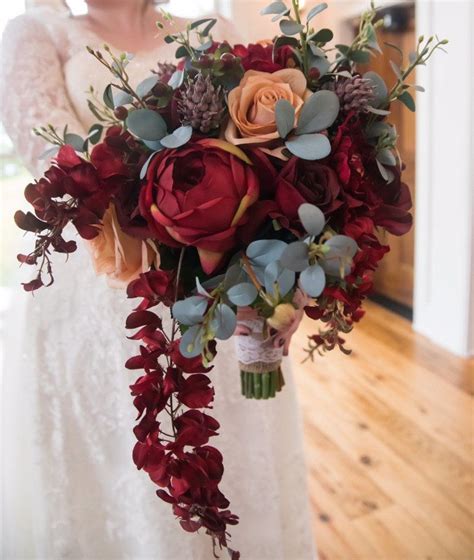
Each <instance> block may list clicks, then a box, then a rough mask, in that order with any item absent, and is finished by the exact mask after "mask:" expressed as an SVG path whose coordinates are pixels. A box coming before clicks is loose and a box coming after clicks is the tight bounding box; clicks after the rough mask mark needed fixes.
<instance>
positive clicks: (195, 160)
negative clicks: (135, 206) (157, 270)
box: [140, 139, 260, 274]
mask: <svg viewBox="0 0 474 560" xmlns="http://www.w3.org/2000/svg"><path fill="white" fill-rule="evenodd" d="M259 192H260V186H259V180H258V176H257V174H256V173H255V171H254V170H253V168H252V165H251V164H250V160H249V159H248V158H247V156H246V155H245V154H244V153H243V152H242V151H241V150H240V149H238V148H236V147H235V146H231V145H230V144H228V143H227V142H224V141H221V140H211V139H205V140H200V141H198V142H194V143H191V144H189V145H187V146H185V147H184V148H181V149H179V150H166V151H163V152H162V153H160V154H158V155H157V156H156V157H155V159H154V160H153V161H152V162H151V164H150V167H149V169H148V173H147V183H146V185H145V187H144V188H143V190H142V193H141V197H140V211H141V213H142V215H143V216H144V217H145V218H146V220H147V221H148V223H149V225H150V228H151V230H152V232H153V234H154V235H156V238H157V239H158V240H159V241H161V242H162V243H164V244H166V245H168V246H170V247H183V246H193V247H196V248H197V250H198V253H199V257H200V260H201V264H202V267H203V270H204V271H205V272H206V273H207V274H211V273H213V272H214V271H215V270H216V269H217V268H218V267H219V265H220V264H221V263H222V261H223V259H224V257H225V255H226V253H228V252H229V251H231V250H232V249H234V248H236V246H237V245H238V244H239V233H240V230H241V229H242V228H244V227H245V226H246V224H247V223H248V222H249V208H250V207H251V206H252V205H253V204H254V203H255V202H256V200H257V199H258V196H259Z"/></svg>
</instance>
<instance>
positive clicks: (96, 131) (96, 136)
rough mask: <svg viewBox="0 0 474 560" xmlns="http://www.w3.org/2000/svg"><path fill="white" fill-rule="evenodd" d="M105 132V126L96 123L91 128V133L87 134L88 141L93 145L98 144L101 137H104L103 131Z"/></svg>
mask: <svg viewBox="0 0 474 560" xmlns="http://www.w3.org/2000/svg"><path fill="white" fill-rule="evenodd" d="M103 130H104V127H103V125H101V124H99V123H96V124H93V125H92V126H91V127H90V128H89V133H88V134H87V140H88V141H89V142H90V143H91V144H92V145H94V144H97V142H99V140H100V137H101V135H102V131H103Z"/></svg>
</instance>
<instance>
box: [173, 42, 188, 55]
mask: <svg viewBox="0 0 474 560" xmlns="http://www.w3.org/2000/svg"><path fill="white" fill-rule="evenodd" d="M174 56H175V58H186V57H187V56H189V53H188V49H187V48H186V47H185V46H184V45H180V46H179V47H178V48H177V49H176V52H175V54H174Z"/></svg>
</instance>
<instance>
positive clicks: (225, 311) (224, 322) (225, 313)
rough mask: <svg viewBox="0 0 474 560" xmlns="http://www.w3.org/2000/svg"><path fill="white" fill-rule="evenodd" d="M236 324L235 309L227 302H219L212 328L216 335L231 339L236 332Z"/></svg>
mask: <svg viewBox="0 0 474 560" xmlns="http://www.w3.org/2000/svg"><path fill="white" fill-rule="evenodd" d="M236 326H237V316H236V314H235V313H234V311H233V310H232V309H231V308H230V307H229V306H228V305H227V304H225V303H219V304H218V305H217V306H216V310H215V312H214V316H213V318H212V321H211V329H212V331H213V332H214V333H215V337H216V338H217V339H219V340H227V339H229V338H230V337H231V336H232V335H233V334H234V332H235V327H236Z"/></svg>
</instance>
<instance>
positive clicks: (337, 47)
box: [336, 45, 350, 56]
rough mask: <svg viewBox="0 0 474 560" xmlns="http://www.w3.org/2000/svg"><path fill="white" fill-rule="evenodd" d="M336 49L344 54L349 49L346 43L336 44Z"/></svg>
mask: <svg viewBox="0 0 474 560" xmlns="http://www.w3.org/2000/svg"><path fill="white" fill-rule="evenodd" d="M336 49H337V50H338V51H339V52H340V53H342V54H343V55H344V56H345V55H346V54H347V53H348V52H349V51H350V47H349V46H348V45H336Z"/></svg>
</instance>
